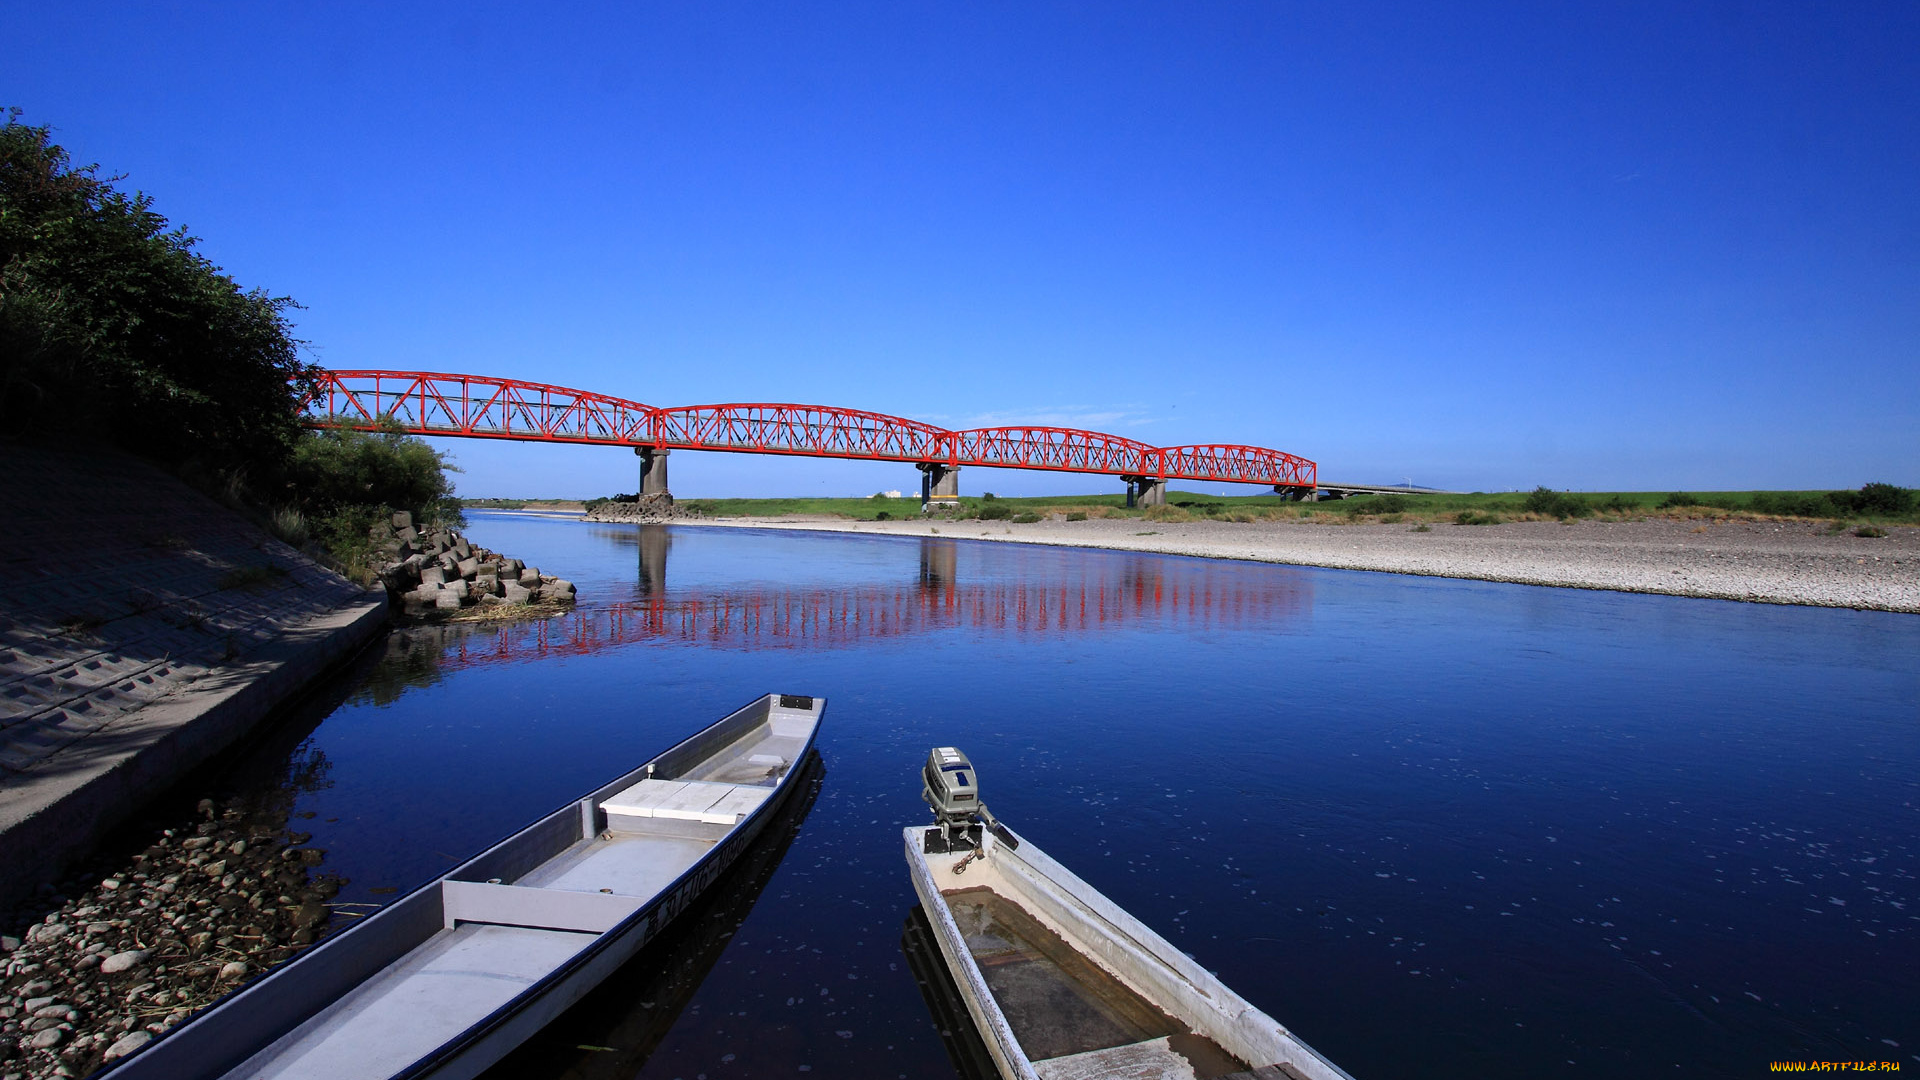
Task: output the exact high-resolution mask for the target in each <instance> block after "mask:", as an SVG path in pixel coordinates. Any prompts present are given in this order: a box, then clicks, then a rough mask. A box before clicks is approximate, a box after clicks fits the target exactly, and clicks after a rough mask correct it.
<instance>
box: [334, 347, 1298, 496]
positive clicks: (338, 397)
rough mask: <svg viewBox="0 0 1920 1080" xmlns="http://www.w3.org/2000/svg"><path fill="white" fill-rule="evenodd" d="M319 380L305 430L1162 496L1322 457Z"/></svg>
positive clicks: (570, 393) (874, 417) (503, 382)
mask: <svg viewBox="0 0 1920 1080" xmlns="http://www.w3.org/2000/svg"><path fill="white" fill-rule="evenodd" d="M313 384H314V389H313V390H312V391H310V392H309V393H308V394H307V395H306V396H305V398H304V399H303V400H302V403H301V409H302V411H303V413H304V417H305V419H304V422H305V423H306V424H308V425H309V426H312V427H331V426H346V427H350V428H356V429H359V430H379V429H390V428H398V429H399V430H402V431H405V432H407V433H408V434H412V435H440V436H452V437H456V438H470V439H516V440H523V441H528V442H557V443H574V444H581V445H598V446H624V447H633V448H636V449H640V450H645V451H653V450H714V451H722V452H729V453H750V454H783V455H797V456H805V457H830V458H847V459H854V460H865V461H900V462H911V463H915V464H919V465H922V466H928V467H935V466H937V467H939V468H942V469H946V470H952V469H957V468H960V467H962V466H980V467H985V468H1000V469H1034V470H1041V471H1049V472H1084V473H1098V474H1105V475H1110V476H1119V477H1124V478H1126V479H1127V481H1128V483H1129V485H1136V484H1139V485H1155V486H1157V487H1158V489H1159V490H1161V491H1164V489H1165V485H1166V482H1167V481H1169V480H1197V481H1218V482H1224V483H1236V484H1261V485H1271V486H1272V487H1274V489H1275V490H1286V489H1305V490H1307V491H1311V490H1312V489H1313V487H1314V485H1315V484H1316V482H1317V480H1318V476H1317V467H1316V466H1315V464H1314V463H1313V462H1312V461H1310V460H1308V459H1307V458H1303V457H1299V456H1297V455H1294V454H1289V453H1285V452H1283V451H1279V450H1270V449H1267V448H1265V447H1258V446H1243V445H1239V444H1233V443H1205V444H1196V445H1192V446H1174V447H1164V448H1163V447H1155V446H1149V445H1147V444H1146V443H1143V442H1140V441H1138V440H1135V439H1129V438H1126V437H1125V436H1121V435H1109V434H1106V433H1104V432H1098V431H1085V430H1081V429H1078V428H1062V427H1047V426H1036V425H1024V426H1023V425H1014V426H1007V427H988V428H972V429H969V430H965V431H949V430H947V429H945V428H941V427H936V426H934V425H932V424H927V423H922V422H921V421H918V420H909V419H907V418H905V417H900V416H889V415H887V414H885V413H876V412H868V411H865V410H861V409H844V408H838V407H835V406H830V405H800V404H792V403H783V402H732V403H728V404H719V405H688V406H681V407H676V408H661V407H659V406H654V405H647V404H644V403H642V402H638V401H629V400H627V399H625V398H617V397H612V396H610V395H606V394H596V393H592V392H589V391H585V390H575V389H573V388H571V387H564V386H554V385H550V384H547V383H536V382H528V381H525V380H521V379H502V378H495V377H491V376H486V375H461V374H449V373H445V372H431V371H380V370H342V371H327V370H321V371H319V372H317V373H316V374H315V377H314V379H313Z"/></svg>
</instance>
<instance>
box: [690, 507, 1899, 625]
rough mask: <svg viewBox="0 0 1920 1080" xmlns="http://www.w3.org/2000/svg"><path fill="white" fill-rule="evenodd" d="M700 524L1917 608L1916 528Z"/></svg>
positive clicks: (793, 520)
mask: <svg viewBox="0 0 1920 1080" xmlns="http://www.w3.org/2000/svg"><path fill="white" fill-rule="evenodd" d="M683 524H686V525H697V526H700V527H721V528H725V527H731V528H760V529H812V530H821V531H827V532H858V533H865V534H869V535H894V536H927V535H930V534H934V533H938V534H939V535H941V536H951V537H955V538H959V539H967V540H992V541H998V542H1005V543H1020V544H1055V545H1060V546H1064V547H1097V548H1112V549H1115V550H1120V551H1151V552H1158V553H1161V554H1168V555H1196V556H1201V557H1205V558H1214V559H1245V560H1249V561H1253V562H1273V563H1291V564H1294V565H1299V566H1330V567H1336V568H1339V569H1343V570H1377V571H1383V572H1386V573H1394V574H1422V575H1427V576H1432V577H1457V578H1472V579H1476V580H1480V581H1510V582H1516V583H1519V584H1523V585H1554V586H1561V587H1566V588H1576V589H1612V590H1617V591H1620V592H1639V593H1664V594H1667V595H1671V596H1700V597H1710V598H1714V599H1721V600H1746V601H1753V602H1757V603H1767V604H1809V605H1816V606H1820V607H1847V608H1862V609H1871V610H1877V611H1911V612H1920V529H1914V528H1891V529H1888V530H1887V531H1888V533H1889V535H1887V536H1885V537H1878V538H1866V537H1858V536H1854V535H1852V534H1851V533H1833V532H1830V531H1828V529H1827V528H1826V527H1825V526H1823V525H1816V524H1811V523H1807V522H1799V521H1780V522H1774V521H1673V520H1665V519H1656V520H1644V521H1595V520H1582V521H1573V522H1568V523H1564V524H1563V523H1560V522H1551V521H1528V522H1513V523H1510V524H1505V525H1433V526H1431V527H1430V529H1429V531H1427V532H1418V531H1415V527H1414V526H1412V525H1408V524H1398V525H1381V524H1368V525H1320V524H1306V523H1286V522H1272V521H1262V522H1254V523H1251V524H1238V523H1234V522H1226V521H1208V520H1200V521H1184V522H1156V521H1147V520H1144V519H1140V518H1096V519H1093V520H1088V521H1064V520H1058V519H1054V520H1047V521H1041V522H1037V523H1034V524H1029V525H1011V524H1008V523H1006V522H1004V521H938V520H935V521H931V522H928V521H873V522H868V521H862V522H854V521H844V520H836V519H825V518H814V519H808V518H798V517H785V518H726V519H717V518H709V519H703V520H699V521H694V522H686V523H683Z"/></svg>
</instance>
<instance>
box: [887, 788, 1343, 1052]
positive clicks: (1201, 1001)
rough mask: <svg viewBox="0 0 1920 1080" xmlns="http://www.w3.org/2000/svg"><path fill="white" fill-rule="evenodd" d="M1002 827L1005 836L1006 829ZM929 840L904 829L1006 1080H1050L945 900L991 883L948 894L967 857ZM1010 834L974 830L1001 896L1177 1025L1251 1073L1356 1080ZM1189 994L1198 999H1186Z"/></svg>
mask: <svg viewBox="0 0 1920 1080" xmlns="http://www.w3.org/2000/svg"><path fill="white" fill-rule="evenodd" d="M999 828H1001V829H1006V827H1005V826H1004V824H1002V825H1000V826H999ZM930 831H931V832H934V833H937V832H938V831H939V829H938V826H932V827H929V826H912V827H909V828H907V829H906V830H904V832H903V840H904V843H905V848H906V857H907V865H908V868H909V873H910V876H911V877H912V879H913V886H914V892H915V893H916V894H917V896H918V897H919V900H920V906H921V909H922V910H923V911H924V912H925V914H926V915H927V919H928V922H929V923H930V925H931V926H932V929H933V938H934V941H935V942H936V943H937V944H938V946H939V949H940V952H941V955H942V956H943V957H945V959H946V962H947V968H948V971H949V973H950V974H952V975H953V976H954V982H955V984H956V988H957V989H958V990H959V991H960V996H961V998H962V1000H963V1001H964V1002H965V1003H966V1006H967V1011H968V1013H969V1014H970V1015H971V1016H972V1017H973V1020H974V1023H975V1025H976V1026H977V1027H978V1029H979V1031H980V1033H981V1035H982V1036H983V1038H982V1042H984V1043H985V1045H986V1048H987V1050H988V1052H989V1054H990V1055H991V1056H992V1057H993V1059H994V1062H995V1064H996V1065H998V1066H999V1068H1000V1071H1001V1075H1002V1077H1004V1078H1006V1080H1041V1078H1040V1074H1039V1073H1038V1072H1036V1071H1035V1069H1034V1066H1033V1063H1032V1062H1031V1061H1030V1060H1029V1059H1028V1057H1027V1054H1026V1051H1025V1050H1024V1048H1022V1046H1021V1044H1020V1041H1019V1037H1018V1036H1017V1035H1016V1034H1015V1032H1014V1029H1013V1025H1012V1023H1011V1022H1010V1021H1009V1020H1008V1019H1007V1017H1006V1015H1005V1013H1004V1012H1002V1010H1001V1008H1000V1005H999V1002H998V1001H997V1000H996V999H995V997H994V994H993V991H992V990H991V989H990V988H989V986H988V984H987V981H986V976H985V974H984V973H983V972H982V971H981V969H980V966H979V964H978V963H977V962H976V961H975V959H974V957H973V955H972V953H971V952H970V951H969V949H968V948H967V944H966V939H965V935H964V934H963V932H962V931H961V929H960V926H959V923H958V922H957V921H956V920H955V918H954V915H953V912H952V910H951V908H950V907H949V905H948V901H947V899H946V894H947V892H948V891H950V890H951V891H959V890H961V889H965V888H968V887H969V886H975V885H980V884H983V883H984V881H983V879H984V878H985V877H986V875H984V874H983V875H982V878H979V879H975V880H974V881H971V882H970V881H967V880H966V879H965V878H964V877H959V878H953V880H952V881H951V882H950V883H948V887H947V888H944V889H943V888H942V882H943V881H944V880H945V879H946V878H949V877H952V875H951V873H950V871H949V870H948V868H949V867H950V866H951V864H952V863H953V862H954V856H956V855H960V854H963V852H952V853H947V854H945V855H939V854H936V855H932V856H930V855H929V854H928V853H927V852H926V850H925V843H926V838H927V835H928V834H929V832H930ZM1006 831H1007V832H1008V834H1009V835H1011V836H1012V837H1013V839H1014V841H1015V845H1009V844H1005V843H1002V842H1001V841H1000V840H999V838H998V837H996V836H995V835H994V833H993V831H991V830H984V829H978V830H976V831H975V835H976V836H977V837H978V838H979V843H980V845H981V847H982V849H983V850H984V852H985V856H984V858H982V859H981V860H980V862H981V863H982V864H985V865H986V866H989V867H991V868H992V873H993V875H994V877H995V878H998V879H1000V880H1002V881H1004V882H1005V883H1006V884H1007V885H1008V886H1010V888H1007V889H995V890H993V891H994V892H996V893H997V894H998V895H1000V896H1001V897H1002V898H1003V899H1005V900H1007V901H1010V902H1012V903H1014V904H1015V905H1016V906H1018V907H1020V908H1021V909H1022V910H1023V911H1025V912H1026V913H1027V914H1028V915H1029V916H1031V917H1032V918H1034V919H1035V920H1037V921H1038V922H1039V923H1040V924H1041V925H1042V926H1044V927H1046V928H1047V929H1049V930H1051V931H1053V932H1054V933H1056V934H1059V935H1060V937H1061V938H1062V940H1063V941H1064V942H1065V943H1066V944H1067V945H1068V946H1069V947H1071V948H1073V949H1074V950H1075V951H1077V952H1079V953H1080V955H1082V956H1083V957H1085V958H1086V959H1087V960H1089V961H1090V962H1092V963H1093V964H1094V965H1095V966H1097V967H1099V968H1100V969H1101V970H1103V971H1105V972H1106V973H1107V974H1108V975H1111V976H1112V977H1114V978H1116V979H1118V980H1119V981H1120V982H1121V983H1122V984H1124V985H1126V986H1127V987H1128V988H1130V989H1131V990H1133V991H1134V992H1135V993H1138V994H1140V995H1141V997H1142V998H1143V999H1144V1000H1146V1001H1147V1002H1148V1003H1150V1004H1152V1005H1154V1006H1156V1007H1158V1008H1159V1009H1161V1010H1163V1011H1165V1012H1166V1013H1167V1014H1168V1015H1169V1016H1170V1017H1171V1018H1172V1019H1174V1020H1177V1021H1179V1022H1181V1023H1183V1024H1186V1025H1188V1026H1189V1027H1190V1029H1191V1030H1193V1031H1195V1032H1196V1033H1198V1034H1201V1035H1205V1036H1207V1037H1208V1038H1210V1039H1212V1040H1213V1041H1214V1042H1216V1043H1218V1044H1219V1045H1220V1046H1221V1047H1222V1048H1223V1049H1225V1050H1227V1051H1228V1052H1229V1053H1232V1054H1233V1055H1234V1056H1236V1057H1238V1058H1241V1059H1242V1060H1245V1061H1247V1063H1248V1068H1249V1069H1257V1068H1262V1067H1266V1066H1282V1067H1285V1068H1288V1069H1291V1070H1293V1071H1294V1072H1295V1073H1297V1074H1299V1075H1301V1076H1303V1077H1305V1078H1307V1080H1353V1078H1352V1077H1351V1076H1350V1075H1349V1074H1348V1073H1347V1072H1346V1071H1345V1070H1343V1069H1341V1068H1340V1067H1339V1066H1338V1065H1336V1064H1334V1063H1333V1062H1332V1061H1330V1060H1328V1059H1327V1058H1326V1057H1325V1056H1323V1055H1322V1054H1320V1053H1319V1052H1318V1051H1316V1050H1314V1049H1313V1048H1312V1047H1311V1046H1308V1045H1307V1044H1306V1043H1305V1042H1304V1041H1302V1040H1301V1039H1300V1038H1299V1037H1298V1036H1296V1035H1294V1034H1293V1033H1292V1032H1291V1031H1290V1030H1288V1029H1287V1027H1286V1026H1285V1025H1283V1024H1281V1023H1280V1022H1279V1021H1277V1020H1275V1019H1274V1018H1272V1017H1271V1016H1268V1015H1267V1014H1266V1013H1264V1012H1262V1011H1261V1010H1260V1009H1258V1008H1257V1007H1255V1006H1254V1005H1253V1004H1252V1003H1250V1002H1248V1001H1247V1000H1246V999H1245V998H1243V997H1241V996H1240V995H1239V994H1237V993H1235V992H1234V991H1233V990H1232V988H1230V987H1228V986H1227V985H1226V984H1225V983H1223V982H1221V981H1220V979H1219V978H1218V977H1216V976H1215V975H1213V973H1211V972H1209V971H1207V970H1206V969H1205V968H1203V967H1201V966H1200V965H1199V964H1198V963H1197V962H1195V961H1194V960H1193V959H1192V958H1191V957H1189V956H1187V954H1186V953H1184V952H1182V951H1180V950H1179V949H1178V948H1176V947H1175V946H1174V945H1173V944H1172V943H1171V942H1168V941H1167V940H1166V939H1165V938H1163V937H1161V936H1160V935H1159V934H1158V933H1156V932H1154V930H1153V929H1152V928H1151V927H1149V926H1147V925H1146V924H1145V923H1142V922H1141V921H1140V920H1138V919H1136V918H1135V917H1134V916H1133V915H1132V914H1131V913H1129V912H1127V911H1126V910H1125V909H1124V908H1122V907H1120V906H1119V905H1118V904H1115V903H1114V902H1113V901H1112V900H1110V899H1108V898H1107V897H1106V896H1105V895H1104V894H1102V893H1101V892H1100V891H1099V890H1098V889H1095V888H1094V887H1093V886H1092V885H1090V884H1088V883H1087V882H1085V881H1084V880H1082V879H1081V878H1080V877H1079V876H1077V875H1075V874H1074V873H1073V872H1072V871H1071V870H1068V869H1067V868H1066V867H1065V866H1062V865H1061V864H1060V863H1059V862H1058V861H1056V860H1055V859H1053V858H1052V857H1051V856H1049V855H1047V854H1046V852H1044V851H1041V850H1040V849H1039V848H1038V847H1036V846H1034V845H1033V843H1032V842H1031V841H1030V840H1028V839H1026V838H1025V837H1022V836H1019V835H1018V834H1016V833H1013V832H1012V830H1011V829H1006ZM1016 845H1017V846H1016ZM936 860H937V861H936ZM936 873H937V874H938V876H936ZM1035 901H1039V902H1038V903H1036V902H1035ZM1036 908H1039V910H1036ZM1049 909H1051V910H1049ZM1075 924H1079V925H1075ZM1103 942H1105V943H1108V944H1109V945H1110V946H1111V947H1112V948H1111V951H1102V950H1101V949H1100V948H1099V946H1100V945H1101V943H1103ZM1116 953H1117V954H1118V955H1115V954H1116ZM1128 961H1134V963H1129V962H1128ZM1141 961H1144V962H1145V963H1144V970H1145V971H1146V972H1151V971H1153V970H1155V969H1158V970H1159V971H1161V972H1164V975H1165V978H1164V979H1162V980H1157V981H1155V982H1154V985H1150V986H1149V985H1142V983H1143V982H1145V981H1147V979H1146V978H1144V977H1143V970H1142V965H1141V964H1140V963H1138V962H1141ZM1183 986H1184V987H1186V988H1190V990H1191V991H1192V993H1190V994H1189V993H1186V992H1184V991H1183V990H1182V989H1181V988H1182V987H1183ZM1181 999H1184V1000H1181ZM1249 1035H1251V1036H1252V1041H1251V1043H1250V1042H1249V1039H1248V1038H1247V1036H1249ZM1257 1058H1267V1059H1268V1060H1256V1059H1257Z"/></svg>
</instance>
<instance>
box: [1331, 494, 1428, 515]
mask: <svg viewBox="0 0 1920 1080" xmlns="http://www.w3.org/2000/svg"><path fill="white" fill-rule="evenodd" d="M1346 504H1347V505H1346V506H1344V507H1342V509H1344V510H1345V511H1346V512H1347V513H1349V514H1352V515H1354V516H1356V517H1358V516H1359V515H1361V514H1404V513H1406V512H1407V510H1408V509H1410V508H1411V506H1412V504H1411V503H1409V502H1407V497H1406V496H1405V495H1391V494H1389V495H1362V496H1360V497H1359V498H1357V499H1348V500H1346Z"/></svg>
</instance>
